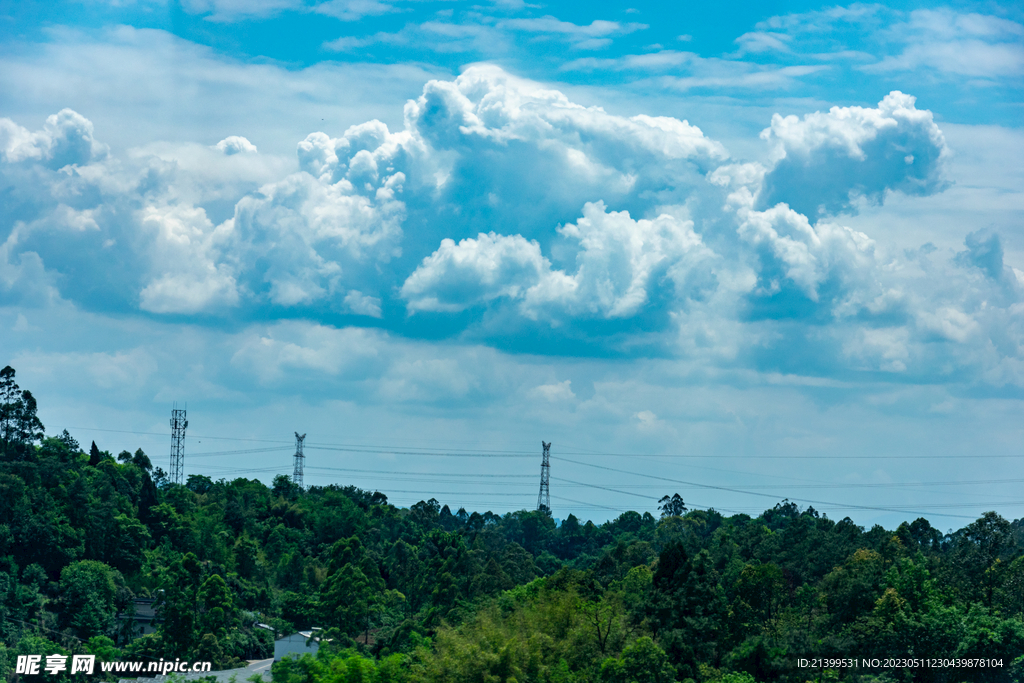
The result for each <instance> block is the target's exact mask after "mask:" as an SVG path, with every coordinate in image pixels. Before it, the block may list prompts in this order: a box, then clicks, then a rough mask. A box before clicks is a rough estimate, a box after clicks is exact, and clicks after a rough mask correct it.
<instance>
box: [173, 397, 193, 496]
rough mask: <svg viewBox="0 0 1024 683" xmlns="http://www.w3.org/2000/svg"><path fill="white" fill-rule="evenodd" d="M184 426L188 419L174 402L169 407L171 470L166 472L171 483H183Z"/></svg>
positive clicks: (186, 425) (186, 424)
mask: <svg viewBox="0 0 1024 683" xmlns="http://www.w3.org/2000/svg"><path fill="white" fill-rule="evenodd" d="M186 427H188V420H186V419H185V411H184V410H179V409H178V404H177V403H175V404H174V406H173V407H172V408H171V471H170V472H168V479H170V481H171V483H172V484H183V483H184V481H182V479H183V478H184V470H185V428H186Z"/></svg>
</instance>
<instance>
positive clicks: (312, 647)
mask: <svg viewBox="0 0 1024 683" xmlns="http://www.w3.org/2000/svg"><path fill="white" fill-rule="evenodd" d="M319 630H320V629H314V631H319ZM307 643H308V644H307ZM319 649H320V638H319V636H314V635H313V631H299V632H298V633H293V634H291V635H290V636H284V637H282V638H278V639H277V640H275V641H274V661H275V662H279V661H281V659H282V658H284V657H287V656H288V655H294V656H295V657H296V658H299V657H301V656H302V655H304V654H306V653H307V652H308V653H309V654H311V655H314V656H315V655H316V651H317V650H319Z"/></svg>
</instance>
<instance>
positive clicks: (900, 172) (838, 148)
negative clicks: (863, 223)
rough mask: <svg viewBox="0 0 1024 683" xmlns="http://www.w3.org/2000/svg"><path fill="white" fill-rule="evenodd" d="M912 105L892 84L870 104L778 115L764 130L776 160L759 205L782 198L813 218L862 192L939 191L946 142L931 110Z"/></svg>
mask: <svg viewBox="0 0 1024 683" xmlns="http://www.w3.org/2000/svg"><path fill="white" fill-rule="evenodd" d="M914 104H915V98H914V97H911V96H910V95H905V94H903V93H901V92H898V91H893V92H891V93H889V94H888V95H886V96H885V97H884V98H883V99H882V101H881V102H879V103H878V107H876V108H873V109H872V108H866V107H832V109H830V110H829V111H828V112H827V113H822V112H815V113H813V114H807V115H805V116H804V117H803V118H798V117H796V116H785V117H783V116H780V115H778V114H775V115H774V116H773V117H772V125H771V127H770V128H768V129H766V130H765V131H764V132H763V133H762V137H763V138H764V139H766V140H767V141H768V142H769V143H770V144H771V145H772V146H773V155H774V157H775V163H774V165H773V167H772V168H771V169H770V170H769V171H768V173H767V174H766V176H765V178H764V188H763V190H762V194H761V197H760V199H761V202H760V203H761V205H762V206H772V205H774V204H776V203H778V202H786V203H787V204H789V205H790V206H791V207H792V208H794V209H796V210H797V211H799V212H801V213H803V214H805V215H807V216H810V217H812V218H813V217H816V216H817V215H818V214H819V213H829V214H836V213H840V212H844V211H851V210H854V206H855V203H856V201H857V200H858V199H860V198H863V199H865V200H867V201H869V202H874V203H880V202H881V201H882V200H883V199H884V197H885V194H886V193H887V192H893V191H899V192H903V193H905V194H911V195H925V194H931V193H934V192H936V191H938V190H940V189H941V188H942V186H943V177H942V170H943V168H942V161H943V157H944V156H946V155H947V154H948V151H947V149H946V143H945V140H944V138H943V136H942V131H941V130H939V127H938V126H937V125H936V124H935V122H934V120H933V117H932V113H931V112H930V111H927V110H920V109H917V108H916V107H915V106H914Z"/></svg>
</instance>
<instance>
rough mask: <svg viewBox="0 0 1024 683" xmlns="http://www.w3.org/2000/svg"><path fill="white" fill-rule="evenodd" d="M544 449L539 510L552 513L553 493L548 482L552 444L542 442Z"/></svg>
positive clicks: (538, 497)
mask: <svg viewBox="0 0 1024 683" xmlns="http://www.w3.org/2000/svg"><path fill="white" fill-rule="evenodd" d="M540 445H541V446H543V447H544V459H543V460H542V461H541V464H540V493H539V494H538V495H537V509H538V510H540V511H542V512H551V491H550V490H549V486H548V482H549V480H550V479H551V444H550V443H544V442H543V441H541V442H540Z"/></svg>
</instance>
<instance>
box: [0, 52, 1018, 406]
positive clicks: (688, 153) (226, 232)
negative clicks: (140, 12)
mask: <svg viewBox="0 0 1024 683" xmlns="http://www.w3.org/2000/svg"><path fill="white" fill-rule="evenodd" d="M92 130H93V128H92V124H91V122H90V121H88V120H87V119H85V118H84V117H82V116H80V115H78V114H76V113H75V112H72V111H70V110H65V111H62V112H60V113H59V114H57V115H55V116H53V117H50V119H48V120H47V121H46V122H45V123H44V125H43V127H42V128H41V129H40V130H37V131H30V130H28V129H26V128H23V127H22V126H20V125H18V124H16V123H14V122H13V121H10V120H6V119H5V120H0V143H2V144H0V153H2V156H0V181H2V182H3V184H4V187H5V188H7V189H6V190H5V191H6V192H7V193H8V196H11V197H14V198H15V199H16V200H17V201H16V202H14V203H13V204H12V206H13V207H14V208H12V209H11V210H10V211H8V212H6V213H5V215H3V216H2V217H0V220H2V222H3V223H2V225H3V229H4V230H5V235H4V242H3V247H2V251H0V288H2V294H3V296H4V297H5V300H8V301H22V302H23V303H28V302H36V303H35V304H34V305H41V304H44V303H45V302H46V301H52V300H53V299H54V298H55V297H58V296H62V297H64V298H66V299H69V300H71V301H73V302H75V303H76V304H77V305H80V306H83V307H86V308H102V309H104V310H109V309H120V310H122V311H124V312H129V313H130V312H131V311H132V310H142V311H145V312H147V313H150V314H176V315H190V316H192V315H199V314H201V315H204V316H207V317H206V320H208V321H216V320H218V318H219V317H220V316H222V315H227V316H237V315H242V316H260V317H267V318H271V319H272V318H274V317H275V316H278V315H287V316H295V315H299V316H302V317H308V318H312V319H323V318H324V317H325V316H327V317H330V316H339V315H340V316H352V317H347V318H345V320H346V321H349V322H355V321H359V320H360V319H361V320H362V323H360V324H363V323H367V322H370V321H369V320H368V319H371V318H372V319H375V320H374V321H373V322H372V324H373V325H383V326H385V327H387V328H388V329H391V330H392V331H393V332H395V333H398V334H411V335H417V334H423V333H426V334H428V335H432V336H438V335H442V336H443V335H454V334H460V333H462V332H464V331H466V330H467V328H472V329H473V330H475V331H474V332H473V334H478V338H482V339H487V340H488V343H495V344H498V345H501V344H508V343H511V342H510V341H509V340H512V339H515V338H516V337H517V335H522V334H526V335H527V336H528V335H530V334H536V335H539V336H538V337H536V338H537V339H538V340H539V341H538V342H537V344H538V345H537V346H534V347H531V348H532V349H534V350H540V351H541V352H543V351H544V350H545V348H547V347H545V344H549V343H551V344H557V343H558V340H559V339H572V340H576V341H584V342H585V343H586V344H588V345H589V346H588V348H590V349H592V350H601V349H603V351H602V352H611V353H617V352H621V350H623V349H634V351H629V352H631V353H645V352H647V351H645V349H652V348H657V349H658V351H657V352H658V353H668V354H678V355H691V356H694V357H697V356H701V357H705V356H706V357H707V358H712V359H717V360H716V361H715V362H728V363H743V362H746V363H753V364H755V365H756V366H758V367H762V368H764V367H771V369H773V370H781V371H786V372H790V371H800V372H805V371H806V372H820V371H823V370H822V368H826V367H834V366H844V367H847V368H849V369H851V370H854V369H871V370H872V371H883V372H890V373H907V374H914V373H918V374H923V375H925V374H927V373H928V372H932V371H935V368H938V367H954V368H960V371H961V372H966V371H967V369H968V368H973V369H974V371H976V372H978V373H982V374H983V375H984V376H985V377H987V378H988V379H987V380H986V381H993V382H1017V381H1018V378H1019V376H1020V371H1019V369H1018V366H1019V364H1020V359H1021V354H1022V352H1021V345H1022V342H1021V340H1022V338H1024V337H1022V330H1021V327H1022V325H1021V321H1020V317H1021V304H1020V301H1021V296H1022V287H1021V285H1020V282H1021V279H1022V277H1024V276H1022V275H1021V273H1020V271H1019V270H1015V269H1014V268H1013V264H1010V263H1008V262H1006V258H1007V257H1006V256H1005V255H1004V253H1003V248H1002V242H1001V241H1000V239H999V236H998V235H996V234H989V233H985V234H982V233H976V232H974V230H975V228H974V227H970V229H965V230H964V234H967V233H971V234H969V235H967V237H966V238H965V250H964V251H962V252H961V253H960V254H959V255H954V254H947V255H946V256H944V257H939V256H937V255H932V256H929V255H928V254H927V253H925V252H924V251H922V252H919V253H918V252H915V253H914V254H911V253H910V252H905V253H904V252H900V251H896V250H894V249H892V248H891V247H890V246H889V244H888V242H887V240H886V235H885V234H884V233H879V232H873V231H871V230H865V229H853V228H850V227H847V226H844V225H843V224H842V222H841V221H839V220H837V219H835V218H834V217H831V218H829V217H828V216H829V215H833V216H834V215H835V214H838V213H842V212H844V211H845V212H854V211H856V210H857V208H858V206H860V203H861V202H864V201H869V202H874V203H881V202H884V201H885V200H886V198H887V197H888V196H889V195H890V194H891V193H893V192H899V193H901V194H903V195H905V196H914V195H922V194H929V193H935V192H939V191H941V190H942V189H943V188H944V186H945V185H944V183H945V180H944V176H943V173H944V164H945V159H946V157H947V155H948V151H947V149H946V146H945V142H944V138H943V135H942V133H941V131H940V130H939V128H938V126H937V125H936V124H935V122H934V119H933V116H932V114H931V112H929V111H927V110H919V109H917V108H916V106H915V102H914V99H913V98H912V97H910V96H908V95H904V94H902V93H899V92H893V93H891V94H890V95H888V96H887V97H885V98H884V99H883V100H882V101H881V102H880V103H879V105H878V106H877V107H875V108H865V107H842V108H840V107H836V108H833V109H831V110H830V111H828V112H824V113H823V112H818V113H813V114H807V115H806V116H803V117H801V118H797V117H795V116H789V117H781V116H776V117H774V118H773V120H772V125H771V127H770V128H769V129H767V130H766V131H765V133H764V135H763V137H764V140H765V143H766V144H767V147H768V158H769V161H768V162H767V164H766V165H762V164H758V163H741V162H739V163H738V162H732V161H730V159H729V158H728V155H727V154H726V152H725V150H724V148H723V147H722V145H720V144H719V143H717V142H716V141H714V140H711V139H709V138H708V137H707V136H706V135H704V134H703V132H702V131H701V130H700V129H699V128H697V127H695V126H693V125H691V124H689V123H688V122H686V121H682V120H678V119H674V118H666V117H649V116H645V115H637V116H633V117H623V116H616V115H612V114H609V113H607V112H605V111H604V110H602V109H600V108H597V107H584V106H580V105H578V104H575V103H574V102H572V101H571V100H570V99H569V98H568V97H566V96H565V95H564V94H562V93H560V92H558V91H555V90H552V89H551V88H548V87H544V86H542V85H541V84H538V83H534V82H531V81H527V80H524V79H520V78H517V77H514V76H512V75H510V74H508V73H506V72H504V71H502V70H500V69H498V68H497V67H494V66H488V65H479V66H474V67H471V68H469V69H467V70H466V71H465V72H464V73H463V74H462V75H461V76H459V77H458V78H456V79H454V80H452V81H429V82H428V83H427V84H426V85H425V86H424V88H423V93H422V95H421V96H420V97H418V98H417V99H415V100H411V101H409V102H408V103H407V105H406V107H405V125H404V128H403V129H402V130H398V131H393V130H390V129H389V128H388V126H386V125H385V124H384V123H382V122H380V121H376V120H375V121H370V122H367V123H363V124H360V125H356V126H351V127H349V128H348V129H347V130H346V131H345V132H344V133H343V134H341V135H340V136H337V137H332V136H331V135H328V134H326V133H323V132H314V133H311V134H309V135H308V136H307V137H306V138H305V139H304V140H302V141H301V142H300V143H299V144H298V148H297V157H296V159H295V161H294V162H291V161H282V160H281V159H279V158H277V157H274V156H272V155H265V154H263V153H261V152H260V150H258V149H257V148H256V146H255V145H253V144H252V143H251V142H250V141H249V140H248V139H246V138H244V137H241V136H237V135H235V136H229V137H226V138H225V139H223V140H222V141H221V142H220V143H216V144H205V145H198V144H182V143H159V142H153V143H150V144H148V145H146V146H144V147H140V148H136V149H134V150H132V151H131V153H130V154H127V155H119V156H118V155H111V154H109V153H108V151H107V148H106V146H105V145H103V144H102V143H100V142H98V141H96V140H95V138H94V136H93V134H92ZM296 169H297V171H296ZM428 313H429V314H430V315H426V314H428ZM355 316H359V317H355ZM360 317H361V318H360ZM495 321H497V322H495ZM488 325H490V326H491V327H490V328H488ZM499 327H500V333H496V332H493V330H495V329H498V328H499ZM485 329H490V330H492V331H491V332H487V331H484V332H481V331H480V330H485ZM470 336H472V334H471V335H470ZM613 338H614V339H615V342H614V345H613V344H612V342H610V341H608V340H610V339H613ZM646 338H650V339H652V340H654V341H650V342H645V341H644V339H646ZM711 347H715V348H716V349H718V351H716V352H714V353H710V352H708V351H705V349H709V348H711ZM797 347H800V348H803V349H805V352H803V353H800V354H786V353H783V349H785V348H789V349H792V348H797ZM253 348H256V347H253ZM635 349H639V351H637V350H635ZM801 359H806V363H805V364H804V365H803V366H799V363H800V362H801ZM782 363H785V364H788V366H787V367H781V365H779V364H782ZM773 364H775V365H779V367H774V366H773ZM794 364H796V365H797V366H799V367H794ZM943 364H945V365H943ZM396 386H397V385H396ZM467 395H468V394H467Z"/></svg>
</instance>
